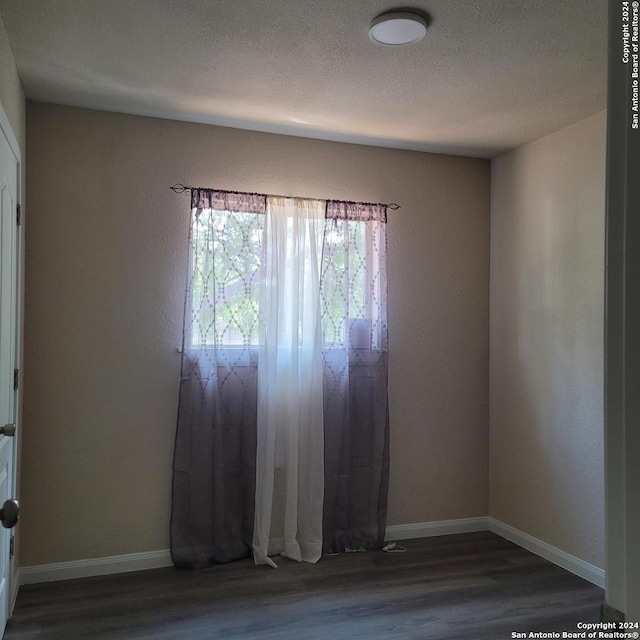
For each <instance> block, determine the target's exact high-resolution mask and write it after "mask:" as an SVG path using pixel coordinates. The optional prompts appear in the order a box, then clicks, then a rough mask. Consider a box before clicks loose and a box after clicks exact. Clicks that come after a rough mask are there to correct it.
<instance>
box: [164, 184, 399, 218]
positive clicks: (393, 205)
mask: <svg viewBox="0 0 640 640" xmlns="http://www.w3.org/2000/svg"><path fill="white" fill-rule="evenodd" d="M169 189H171V191H174V192H175V193H184V192H185V191H193V190H194V189H207V190H209V191H223V192H225V193H236V194H238V195H243V196H272V197H274V198H297V197H298V196H282V195H278V194H275V193H253V192H251V191H227V190H226V189H210V188H209V187H187V186H185V185H183V184H182V183H180V182H178V184H174V185H173V187H169ZM314 199H315V198H314ZM329 201H330V202H331V201H332V200H329ZM333 202H345V203H347V204H369V205H377V206H381V207H387V209H391V210H392V211H397V210H398V209H400V205H399V204H397V203H395V202H390V203H389V204H387V203H385V202H354V201H353V200H333Z"/></svg>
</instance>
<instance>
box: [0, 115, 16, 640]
mask: <svg viewBox="0 0 640 640" xmlns="http://www.w3.org/2000/svg"><path fill="white" fill-rule="evenodd" d="M17 195H18V160H17V158H16V157H15V155H14V153H13V151H12V149H11V146H10V145H9V143H8V141H7V138H6V136H5V134H4V133H3V128H2V127H1V126H0V520H1V521H2V522H1V523H0V524H4V525H7V524H11V523H10V522H9V521H10V520H14V519H16V520H17V512H16V513H10V512H12V511H13V507H12V505H11V504H7V503H6V501H7V500H9V499H11V498H13V497H14V491H15V485H16V483H15V477H14V447H15V423H16V417H17V392H16V389H15V387H16V386H17V385H16V384H15V383H14V375H15V374H14V371H15V369H16V366H17V365H16V361H17V349H16V341H17V303H18V295H17V293H18V247H19V244H18V242H19V238H18V224H17V216H16V214H17ZM13 524H14V525H15V523H13ZM11 535H12V530H11V529H7V528H5V527H4V526H0V636H1V635H2V634H3V633H4V628H5V625H6V623H7V618H8V617H9V614H10V613H11V612H10V596H11V577H12V567H11V553H10V544H11Z"/></svg>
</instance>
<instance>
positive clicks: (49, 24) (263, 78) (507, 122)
mask: <svg viewBox="0 0 640 640" xmlns="http://www.w3.org/2000/svg"><path fill="white" fill-rule="evenodd" d="M409 7H411V5H409ZM412 7H413V9H418V10H422V11H424V12H427V13H428V14H429V15H430V16H431V24H430V27H429V29H428V31H427V36H426V37H425V39H424V40H423V41H422V42H420V43H418V44H417V45H413V46H410V47H399V48H390V47H381V46H376V45H374V44H373V43H371V41H370V40H369V38H368V35H367V31H368V25H369V22H370V21H371V19H372V18H374V17H375V16H377V15H378V14H380V13H382V12H383V11H386V10H389V9H398V8H400V9H407V7H406V6H404V7H402V6H401V7H398V6H397V5H394V4H392V3H391V4H390V3H389V2H388V0H386V1H385V0H247V1H241V0H217V1H215V0H135V2H134V1H133V0H0V13H1V14H2V18H3V20H4V23H5V27H6V29H7V32H8V35H9V40H10V43H11V46H12V49H13V52H14V55H15V58H16V63H17V66H18V71H19V73H20V77H21V78H22V81H23V84H24V88H25V92H26V94H27V96H28V97H29V98H31V99H34V100H43V101H49V102H56V103H61V104H68V105H75V106H84V107H92V108H97V109H105V110H110V111H122V112H125V113H134V114H142V115H152V116H159V117H165V118H174V119H179V120H189V121H195V122H207V123H213V124H220V125H226V126H232V127H240V128H245V129H256V130H261V131H273V132H276V133H288V134H293V135H302V136H308V137H314V138H323V139H328V140H344V141H349V142H359V143H364V144H377V145H381V146H391V147H399V148H405V149H420V150H427V151H440V152H445V153H459V154H463V155H472V156H480V157H492V156H494V155H496V154H497V153H499V152H501V151H504V150H506V149H509V148H513V147H515V146H518V145H520V144H523V143H525V142H528V141H530V140H533V139H535V138H538V137H540V136H542V135H545V134H546V133H550V132H551V131H555V130H557V129H560V128H562V127H563V126H566V125H567V124H570V123H572V122H575V121H577V120H579V119H581V118H584V117H587V116H589V115H592V114H593V113H596V112H597V111H600V110H602V109H604V108H605V106H606V103H605V96H606V37H607V27H606V25H607V15H606V14H607V2H606V0H508V1H507V0H502V1H498V0H465V1H463V0H419V1H418V2H416V3H414V4H413V5H412Z"/></svg>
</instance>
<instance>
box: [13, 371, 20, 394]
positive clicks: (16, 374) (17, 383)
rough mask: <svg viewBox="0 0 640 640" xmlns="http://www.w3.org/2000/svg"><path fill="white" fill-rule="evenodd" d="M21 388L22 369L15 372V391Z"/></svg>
mask: <svg viewBox="0 0 640 640" xmlns="http://www.w3.org/2000/svg"><path fill="white" fill-rule="evenodd" d="M19 386H20V369H14V370H13V390H14V391H17V390H18V387H19Z"/></svg>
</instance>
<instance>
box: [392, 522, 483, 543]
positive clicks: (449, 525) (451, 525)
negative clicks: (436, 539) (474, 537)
mask: <svg viewBox="0 0 640 640" xmlns="http://www.w3.org/2000/svg"><path fill="white" fill-rule="evenodd" d="M488 529H489V518H487V517H480V518H460V519H459V520H438V521H436V522H416V523H414V524H395V525H391V526H389V527H387V531H386V534H385V537H384V539H385V540H411V539H413V538H431V537H432V536H448V535H451V534H452V533H471V532H473V531H487V530H488Z"/></svg>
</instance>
